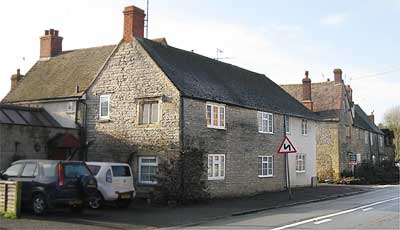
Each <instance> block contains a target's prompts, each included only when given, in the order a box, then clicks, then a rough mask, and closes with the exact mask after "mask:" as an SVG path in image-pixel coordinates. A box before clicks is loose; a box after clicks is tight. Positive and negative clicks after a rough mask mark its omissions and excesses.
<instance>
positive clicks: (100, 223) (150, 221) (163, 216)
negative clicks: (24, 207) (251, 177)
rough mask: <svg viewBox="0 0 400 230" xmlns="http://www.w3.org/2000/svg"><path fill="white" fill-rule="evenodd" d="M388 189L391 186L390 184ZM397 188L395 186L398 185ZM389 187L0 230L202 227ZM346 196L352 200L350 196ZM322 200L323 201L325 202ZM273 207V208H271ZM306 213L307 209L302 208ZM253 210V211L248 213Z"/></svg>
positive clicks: (8, 222) (53, 217)
mask: <svg viewBox="0 0 400 230" xmlns="http://www.w3.org/2000/svg"><path fill="white" fill-rule="evenodd" d="M390 188H391V187H390ZM397 188H398V187H397ZM385 189H388V188H384V187H379V186H343V185H322V186H318V187H317V188H309V187H307V188H296V189H293V199H291V200H289V199H288V193H287V192H286V191H284V192H268V193H263V194H259V195H256V196H252V197H245V198H241V199H221V200H210V201H208V202H206V203H202V204H196V205H188V206H178V207H166V206H151V205H147V204H145V203H144V202H135V203H134V204H133V205H132V206H131V207H130V208H129V209H118V208H114V207H106V208H104V209H101V210H85V211H84V213H82V214H74V213H70V212H69V211H68V210H64V209H61V210H53V211H51V212H50V213H48V214H47V215H46V216H43V217H36V216H33V215H32V214H31V213H29V212H23V215H22V217H21V218H20V219H17V220H12V219H5V218H3V217H1V218H0V230H3V229H59V230H61V229H69V230H71V229H84V230H86V229H87V230H91V229H151V228H171V227H180V228H186V227H188V226H201V225H202V224H207V223H212V222H213V221H218V220H227V219H229V220H230V219H231V218H234V217H236V218H242V217H248V216H252V215H257V213H264V212H265V211H266V210H269V211H267V212H270V213H274V212H278V211H279V210H282V209H284V208H285V207H292V208H294V207H297V206H301V205H302V204H309V205H311V204H318V203H320V202H327V203H328V204H329V203H332V204H336V200H334V201H333V200H332V199H336V198H338V197H343V196H349V195H353V196H351V197H355V196H359V195H356V194H362V193H365V192H368V193H365V194H370V193H372V192H375V191H381V190H382V191H383V190H385ZM349 199H351V198H350V197H349ZM324 200H325V201H324ZM272 209H273V210H272ZM304 212H305V213H307V211H304ZM251 213H256V214H251Z"/></svg>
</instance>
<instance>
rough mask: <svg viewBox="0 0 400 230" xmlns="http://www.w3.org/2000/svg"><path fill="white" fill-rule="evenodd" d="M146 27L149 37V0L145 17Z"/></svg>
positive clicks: (147, 0) (147, 36)
mask: <svg viewBox="0 0 400 230" xmlns="http://www.w3.org/2000/svg"><path fill="white" fill-rule="evenodd" d="M144 28H146V38H149V0H146V18H145V19H144Z"/></svg>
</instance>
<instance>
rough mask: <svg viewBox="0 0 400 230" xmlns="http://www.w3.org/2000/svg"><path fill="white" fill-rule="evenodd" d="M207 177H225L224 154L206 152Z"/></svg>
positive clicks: (214, 178)
mask: <svg viewBox="0 0 400 230" xmlns="http://www.w3.org/2000/svg"><path fill="white" fill-rule="evenodd" d="M208 179H209V180H223V179H225V155H224V154H208Z"/></svg>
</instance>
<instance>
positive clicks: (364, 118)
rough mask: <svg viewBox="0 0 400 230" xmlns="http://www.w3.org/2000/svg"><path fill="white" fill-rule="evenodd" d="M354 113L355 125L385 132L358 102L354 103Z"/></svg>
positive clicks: (380, 132)
mask: <svg viewBox="0 0 400 230" xmlns="http://www.w3.org/2000/svg"><path fill="white" fill-rule="evenodd" d="M354 114H355V117H354V126H355V127H357V128H361V129H365V130H368V131H372V132H375V133H379V134H383V132H382V131H381V130H380V129H379V128H378V127H377V126H376V125H375V124H374V123H373V122H372V121H371V120H370V119H369V118H368V115H367V114H366V113H365V112H364V111H363V110H362V108H361V107H360V106H359V105H357V104H355V105H354Z"/></svg>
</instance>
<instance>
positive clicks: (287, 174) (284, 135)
mask: <svg viewBox="0 0 400 230" xmlns="http://www.w3.org/2000/svg"><path fill="white" fill-rule="evenodd" d="M283 137H284V138H285V137H286V115H283ZM284 157H285V177H286V178H285V179H286V188H287V190H288V193H289V200H291V199H292V190H291V189H290V171H289V156H288V153H286V154H285V156H284Z"/></svg>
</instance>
